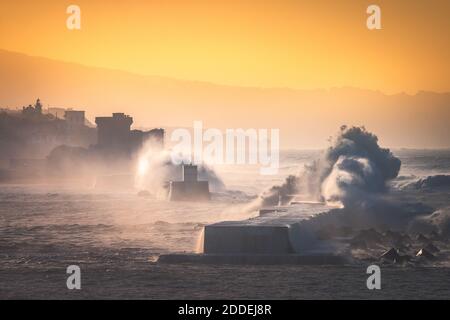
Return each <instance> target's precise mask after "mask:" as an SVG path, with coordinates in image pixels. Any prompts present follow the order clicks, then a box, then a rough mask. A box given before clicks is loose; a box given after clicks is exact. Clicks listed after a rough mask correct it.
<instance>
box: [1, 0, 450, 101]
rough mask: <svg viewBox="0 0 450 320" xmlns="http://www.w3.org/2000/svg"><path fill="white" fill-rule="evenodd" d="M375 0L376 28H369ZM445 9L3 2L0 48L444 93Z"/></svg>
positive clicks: (170, 69)
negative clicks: (72, 18) (72, 12)
mask: <svg viewBox="0 0 450 320" xmlns="http://www.w3.org/2000/svg"><path fill="white" fill-rule="evenodd" d="M372 3H376V4H378V5H379V6H380V7H381V10H382V27H383V29H382V30H375V31H369V30H368V29H367V28H366V18H367V14H366V12H365V11H366V8H367V6H368V5H369V4H372ZM69 4H77V5H79V6H80V7H81V13H82V30H80V31H69V30H67V29H66V18H67V14H66V12H65V11H66V8H67V6H68V5H69ZM449 17H450V1H448V0H431V1H425V0H418V1H412V0H395V1H393V0H389V1H381V0H377V1H363V0H354V1H322V0H315V1H302V0H277V1H265V0H240V1H235V0H228V1H214V0H205V1H191V0H153V1H144V0H127V1H113V0H72V1H65V0H40V1H35V0H15V1H2V2H1V3H0V48H2V49H7V50H11V51H18V52H23V53H27V54H31V55H36V56H43V57H49V58H55V59H58V60H63V61H72V62H78V63H82V64H86V65H91V66H102V67H108V68H116V69H123V70H128V71H132V72H136V73H140V74H151V75H163V76H169V77H174V78H181V79H190V80H204V81H210V82H215V83H222V84H232V85H250V86H264V87H273V86H276V87H279V86H283V87H292V88H302V89H310V88H330V87H341V86H354V87H359V88H367V89H376V90H381V91H383V92H386V93H397V92H402V91H406V92H409V93H415V92H416V91H417V90H432V91H439V92H442V91H450V72H449V71H450V18H449Z"/></svg>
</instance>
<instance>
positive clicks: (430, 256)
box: [416, 248, 436, 260]
mask: <svg viewBox="0 0 450 320" xmlns="http://www.w3.org/2000/svg"><path fill="white" fill-rule="evenodd" d="M416 257H419V258H425V259H427V260H433V259H435V258H436V257H435V256H434V255H433V254H432V253H431V252H429V251H428V250H426V249H425V248H422V249H420V250H419V251H418V252H417V253H416Z"/></svg>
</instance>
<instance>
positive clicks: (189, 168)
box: [169, 164, 211, 201]
mask: <svg viewBox="0 0 450 320" xmlns="http://www.w3.org/2000/svg"><path fill="white" fill-rule="evenodd" d="M182 175H183V180H182V181H170V184H169V200H170V201H205V200H209V199H210V198H211V195H210V193H209V183H208V181H200V180H198V170H197V166H195V165H191V164H184V165H182Z"/></svg>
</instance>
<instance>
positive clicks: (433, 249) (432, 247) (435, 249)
mask: <svg viewBox="0 0 450 320" xmlns="http://www.w3.org/2000/svg"><path fill="white" fill-rule="evenodd" d="M424 249H425V250H427V251H429V252H431V253H438V252H439V251H440V250H439V248H438V247H436V246H435V245H434V244H433V243H431V242H430V243H429V244H427V245H426V246H425V247H424Z"/></svg>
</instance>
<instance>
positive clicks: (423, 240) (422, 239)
mask: <svg viewBox="0 0 450 320" xmlns="http://www.w3.org/2000/svg"><path fill="white" fill-rule="evenodd" d="M416 240H417V241H419V242H421V243H429V242H430V239H428V238H427V237H425V236H424V235H423V234H421V233H419V235H418V236H417V238H416Z"/></svg>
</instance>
